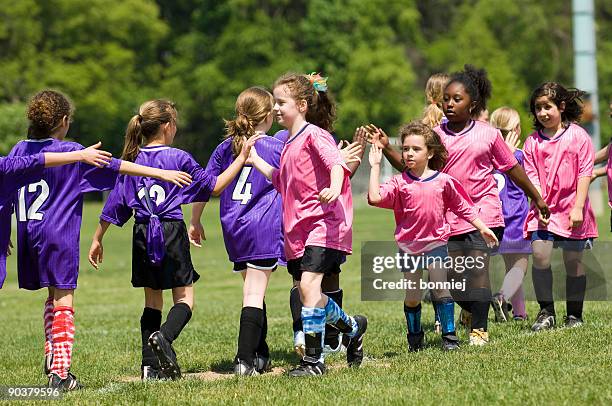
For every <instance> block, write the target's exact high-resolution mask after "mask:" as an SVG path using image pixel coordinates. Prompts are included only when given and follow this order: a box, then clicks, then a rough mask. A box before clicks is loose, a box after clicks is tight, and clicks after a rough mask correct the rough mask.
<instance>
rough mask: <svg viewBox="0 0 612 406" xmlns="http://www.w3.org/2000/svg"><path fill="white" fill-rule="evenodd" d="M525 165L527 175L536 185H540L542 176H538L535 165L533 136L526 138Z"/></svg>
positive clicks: (524, 149) (524, 147) (524, 148)
mask: <svg viewBox="0 0 612 406" xmlns="http://www.w3.org/2000/svg"><path fill="white" fill-rule="evenodd" d="M523 157H524V160H523V166H524V167H525V173H526V174H527V177H528V178H529V180H530V181H531V183H533V185H534V186H536V187H538V188H539V187H540V177H539V176H538V171H537V169H536V165H535V157H534V151H533V138H532V137H528V138H527V139H526V140H525V145H524V146H523Z"/></svg>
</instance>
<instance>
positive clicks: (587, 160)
mask: <svg viewBox="0 0 612 406" xmlns="http://www.w3.org/2000/svg"><path fill="white" fill-rule="evenodd" d="M594 160H595V150H594V149H593V143H592V142H591V137H589V136H588V134H586V132H584V137H583V141H582V144H581V145H580V149H579V150H578V177H579V178H587V177H588V178H590V177H591V176H592V175H593V161H594Z"/></svg>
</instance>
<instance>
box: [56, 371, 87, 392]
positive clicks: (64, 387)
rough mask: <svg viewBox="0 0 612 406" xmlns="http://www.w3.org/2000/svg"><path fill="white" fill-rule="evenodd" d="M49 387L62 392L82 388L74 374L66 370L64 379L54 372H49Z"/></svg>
mask: <svg viewBox="0 0 612 406" xmlns="http://www.w3.org/2000/svg"><path fill="white" fill-rule="evenodd" d="M48 387H49V388H53V389H59V390H61V391H62V392H69V391H73V390H79V389H82V388H83V385H81V384H80V382H79V381H78V379H77V378H76V376H74V375H72V374H71V373H70V372H68V376H66V378H65V379H62V378H60V376H59V375H58V374H56V373H55V372H51V373H50V374H49V383H48Z"/></svg>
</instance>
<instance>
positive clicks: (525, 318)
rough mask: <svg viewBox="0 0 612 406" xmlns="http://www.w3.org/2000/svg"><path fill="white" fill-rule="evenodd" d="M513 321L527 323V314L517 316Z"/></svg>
mask: <svg viewBox="0 0 612 406" xmlns="http://www.w3.org/2000/svg"><path fill="white" fill-rule="evenodd" d="M512 320H514V321H527V320H528V317H527V315H526V314H525V315H518V314H517V315H515V316H514V317H512Z"/></svg>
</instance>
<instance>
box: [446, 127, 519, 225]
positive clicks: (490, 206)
mask: <svg viewBox="0 0 612 406" xmlns="http://www.w3.org/2000/svg"><path fill="white" fill-rule="evenodd" d="M434 131H435V132H437V133H438V134H439V135H440V137H441V138H442V142H443V143H444V145H445V146H446V149H447V150H448V160H447V161H446V165H445V166H444V168H443V169H442V171H443V172H445V173H448V174H449V175H451V176H452V177H453V178H455V179H456V180H457V181H458V182H459V183H460V184H461V185H462V186H463V187H464V189H465V191H466V192H467V194H468V195H469V196H470V198H471V199H472V201H473V202H474V206H475V209H476V213H477V214H478V217H479V218H480V219H481V220H482V221H483V222H484V223H485V224H486V225H487V226H488V227H490V228H493V227H503V226H504V215H503V213H502V207H501V202H500V201H499V192H498V190H497V182H496V181H495V177H494V176H493V174H494V171H495V169H497V170H498V171H501V172H506V171H508V170H510V169H511V168H512V167H514V166H515V165H517V164H518V161H517V160H516V158H515V157H514V155H513V154H512V152H510V149H509V148H508V146H507V145H506V142H505V141H504V139H503V138H502V136H501V133H500V132H499V130H497V129H495V128H493V127H491V126H490V125H489V124H487V123H484V122H482V121H472V123H471V124H469V125H468V126H467V127H466V128H465V129H463V131H461V132H458V133H454V132H452V131H451V130H450V129H448V127H447V123H444V124H442V125H440V126H438V127H436V128H435V129H434ZM446 220H447V221H448V223H449V224H450V227H451V233H450V235H451V236H453V235H459V234H464V233H467V232H471V231H473V230H474V227H473V226H472V225H471V224H470V223H469V222H467V221H466V220H465V219H463V218H460V217H458V216H457V215H456V214H455V213H453V212H452V211H448V212H447V213H446Z"/></svg>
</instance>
